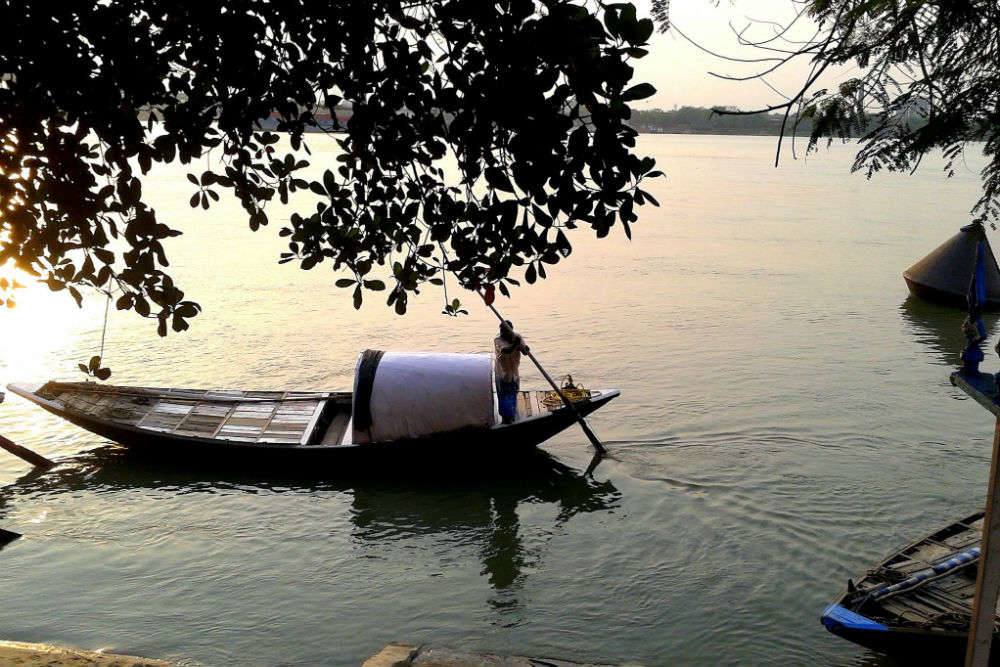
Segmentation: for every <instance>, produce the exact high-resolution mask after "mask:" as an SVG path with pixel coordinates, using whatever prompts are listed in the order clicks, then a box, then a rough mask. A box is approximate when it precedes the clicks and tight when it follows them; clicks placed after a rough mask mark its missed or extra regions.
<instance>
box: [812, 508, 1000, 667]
mask: <svg viewBox="0 0 1000 667" xmlns="http://www.w3.org/2000/svg"><path fill="white" fill-rule="evenodd" d="M983 514H984V513H983V512H977V513H975V514H972V515H969V516H967V517H965V518H963V519H961V520H960V521H956V522H954V523H952V524H950V525H948V526H946V527H944V528H942V529H940V530H938V531H936V532H934V533H931V534H930V535H928V536H926V537H923V538H921V539H919V540H915V541H913V542H910V543H908V544H906V545H905V546H903V547H902V548H900V549H898V550H897V551H895V552H894V553H893V554H892V555H890V556H889V557H888V558H886V559H884V560H883V561H882V562H880V563H879V564H878V565H876V566H875V567H874V568H873V569H871V570H868V572H866V573H865V574H864V575H862V576H861V577H858V578H856V579H851V580H849V581H848V585H847V590H845V591H844V592H843V593H841V595H840V597H839V598H837V601H836V602H834V603H833V604H831V605H830V606H829V607H827V608H826V609H825V610H824V611H823V615H822V617H821V618H820V621H821V622H822V623H823V625H824V626H826V628H827V630H829V631H830V632H832V633H834V634H835V635H838V636H840V637H843V638H845V639H849V640H850V641H852V642H855V643H857V644H861V645H862V646H865V647H868V648H871V649H874V650H876V651H880V652H883V653H894V654H902V655H908V656H917V655H919V656H920V659H921V663H920V664H932V662H933V664H962V661H963V659H964V656H965V650H966V642H967V639H968V629H969V621H970V618H971V616H972V601H973V598H974V597H975V587H976V574H977V570H978V563H979V548H980V545H981V543H982V531H983ZM993 637H994V638H993V648H994V651H993V652H994V653H997V650H998V649H1000V639H998V635H997V628H996V626H994V636H993ZM928 661H931V662H928Z"/></svg>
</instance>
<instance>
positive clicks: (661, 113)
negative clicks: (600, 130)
mask: <svg viewBox="0 0 1000 667" xmlns="http://www.w3.org/2000/svg"><path fill="white" fill-rule="evenodd" d="M716 108H717V109H723V108H725V109H730V108H732V107H716ZM781 116H782V114H778V113H771V114H756V115H753V116H728V115H720V114H718V113H716V112H714V111H713V110H712V109H709V108H706V107H688V106H685V107H680V108H678V109H673V110H671V111H666V110H664V109H633V110H632V119H631V121H630V122H629V124H630V125H631V126H632V127H634V128H635V129H636V130H638V131H639V132H645V133H662V134H750V135H777V134H778V133H779V132H780V131H781ZM811 127H812V126H811V125H810V124H809V122H808V121H805V122H803V123H801V124H800V125H799V131H800V132H802V133H805V134H808V133H809V131H810V130H811Z"/></svg>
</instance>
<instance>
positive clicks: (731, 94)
mask: <svg viewBox="0 0 1000 667" xmlns="http://www.w3.org/2000/svg"><path fill="white" fill-rule="evenodd" d="M651 4H652V3H651V0H638V1H637V2H636V5H637V7H638V9H639V13H640V15H645V16H648V15H649V14H650V6H651ZM793 16H794V6H793V5H792V2H791V0H718V1H717V2H716V1H714V0H672V1H671V5H670V17H671V23H672V24H673V25H674V26H676V27H677V28H679V29H680V30H681V31H682V32H683V33H684V34H686V35H687V36H688V37H690V38H691V39H692V40H693V41H695V42H697V43H698V44H700V45H702V46H704V47H706V48H708V49H710V50H712V51H715V52H717V53H723V54H726V55H729V56H734V57H740V58H760V57H762V56H763V55H773V54H762V53H761V52H759V51H756V50H754V49H751V48H750V47H746V46H741V45H740V44H739V43H738V42H737V38H736V35H734V34H733V32H732V29H731V28H730V23H732V25H734V26H735V27H737V28H743V27H744V26H745V25H746V24H747V22H748V20H750V19H753V20H758V21H760V20H769V21H777V22H779V23H786V22H787V21H788V20H789V19H790V18H791V17H793ZM801 27H802V28H803V29H804V32H805V35H803V30H799V31H798V36H800V37H801V36H808V35H811V34H812V32H813V31H814V30H815V25H814V24H811V23H809V22H802V26H801ZM755 29H756V30H757V31H758V32H757V34H758V35H759V36H760V37H763V36H764V35H765V34H766V31H767V30H769V29H770V28H768V27H767V26H764V25H759V24H758V25H757V26H755ZM649 51H650V53H649V55H648V56H646V57H645V58H642V59H640V60H637V61H635V63H634V66H635V69H636V74H635V80H636V81H637V82H640V81H647V82H649V83H652V84H653V85H654V86H656V89H657V93H656V95H654V96H653V97H651V98H648V99H646V100H643V101H642V102H641V103H638V104H635V105H633V107H634V108H647V109H649V108H656V107H659V108H662V109H671V108H673V107H674V105H678V106H685V105H690V106H702V107H711V106H716V105H735V106H738V107H740V108H741V109H750V108H756V107H760V106H765V105H769V104H775V103H777V102H780V101H782V100H781V98H780V97H779V96H778V94H777V93H775V92H774V91H772V90H770V89H769V88H768V87H767V86H766V85H765V84H763V83H761V82H760V81H755V80H754V81H744V82H738V81H726V80H723V79H719V78H716V77H713V76H712V75H711V74H709V72H710V71H715V72H718V73H720V74H727V75H747V74H750V73H752V72H753V71H754V70H753V69H752V68H753V67H760V66H761V64H760V63H758V64H756V65H743V64H740V63H732V62H727V61H725V60H722V59H720V58H717V57H715V56H712V55H710V54H708V53H705V52H704V51H702V50H700V49H698V48H697V47H695V46H693V45H692V44H691V43H690V42H688V41H687V40H686V39H684V38H683V37H682V36H681V35H680V34H678V33H677V32H676V31H675V30H671V31H670V32H668V33H666V34H661V33H660V32H659V31H657V32H656V33H654V36H653V38H652V39H651V40H650V49H649ZM767 65H768V64H767V63H765V64H763V66H767ZM805 73H806V67H805V63H804V62H803V64H802V66H794V67H783V68H782V69H781V70H780V71H778V72H776V73H774V74H772V75H771V76H769V77H768V82H769V83H771V84H772V85H773V86H775V87H776V88H778V89H779V90H781V91H785V92H787V91H791V90H794V89H795V87H796V86H797V85H801V83H802V81H803V78H804V76H805ZM848 74H849V72H845V71H841V72H839V73H834V74H832V75H831V76H828V77H826V82H827V83H830V82H833V81H836V80H839V79H843V78H845V76H846V75H848Z"/></svg>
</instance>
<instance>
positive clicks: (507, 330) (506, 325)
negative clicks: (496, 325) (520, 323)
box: [500, 320, 514, 340]
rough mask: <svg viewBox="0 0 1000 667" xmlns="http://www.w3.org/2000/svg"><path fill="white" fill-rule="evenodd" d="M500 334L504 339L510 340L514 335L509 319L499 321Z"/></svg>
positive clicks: (512, 325) (512, 324)
mask: <svg viewBox="0 0 1000 667" xmlns="http://www.w3.org/2000/svg"><path fill="white" fill-rule="evenodd" d="M500 335H501V336H503V337H504V339H505V340H511V339H512V338H513V337H514V323H513V322H511V321H510V320H504V321H503V322H501V323H500Z"/></svg>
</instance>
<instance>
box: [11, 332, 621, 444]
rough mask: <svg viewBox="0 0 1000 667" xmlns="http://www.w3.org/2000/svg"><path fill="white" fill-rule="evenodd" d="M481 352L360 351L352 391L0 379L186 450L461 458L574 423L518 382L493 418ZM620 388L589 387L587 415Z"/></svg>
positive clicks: (486, 362)
mask: <svg viewBox="0 0 1000 667" xmlns="http://www.w3.org/2000/svg"><path fill="white" fill-rule="evenodd" d="M493 386H494V385H493V378H492V362H491V358H490V357H489V356H488V355H442V354H400V353H382V352H379V351H371V350H369V351H367V352H365V353H363V354H362V355H361V356H360V357H359V360H358V364H357V370H356V373H355V382H354V391H352V392H296V391H288V392H282V391H240V390H206V389H167V388H158V387H122V386H113V385H100V384H96V383H93V382H47V383H44V384H35V385H31V384H19V383H14V384H10V385H8V389H10V391H12V392H14V393H15V394H18V395H19V396H22V397H24V398H26V399H28V400H29V401H31V402H33V403H36V404H38V405H40V406H41V407H43V408H45V409H46V410H48V411H49V412H51V413H53V414H55V415H58V416H60V417H62V418H64V419H66V420H68V421H70V422H72V423H74V424H76V425H77V426H80V427H81V428H84V429H86V430H88V431H90V432H92V433H95V434H97V435H99V436H101V437H104V438H107V439H108V440H111V441H112V442H115V443H118V444H121V445H124V446H126V447H130V448H134V449H136V450H144V451H153V452H157V453H163V454H175V453H176V454H181V453H183V455H185V456H191V455H194V456H199V457H207V456H232V455H234V454H235V455H239V456H244V455H246V456H249V455H258V456H261V455H262V456H273V457H278V458H281V459H293V458H294V459H296V460H298V459H300V458H305V459H309V458H326V457H331V456H338V457H340V456H349V455H358V454H368V453H372V452H375V451H386V450H388V449H392V450H393V452H394V453H406V452H412V453H414V454H419V455H421V456H422V455H425V454H427V453H428V452H429V451H430V450H432V449H437V450H440V449H445V450H454V451H455V452H456V453H458V454H460V455H462V456H476V455H486V454H494V453H499V454H503V453H511V452H514V451H517V450H521V449H528V448H533V447H535V446H536V445H538V444H540V443H542V442H544V441H545V440H547V439H548V438H550V437H552V436H553V435H555V434H556V433H558V432H560V431H562V430H563V429H565V428H567V427H568V426H570V425H572V424H573V423H574V421H575V418H574V416H573V415H572V414H571V413H570V411H569V410H568V409H567V408H566V407H564V406H561V405H558V404H556V403H555V402H553V401H552V400H551V398H552V397H551V395H550V392H545V391H522V392H520V396H519V398H518V416H517V419H516V420H515V421H514V422H513V423H511V424H502V423H500V420H499V419H498V417H497V412H496V396H495V393H494V389H493ZM618 395H619V391H618V390H617V389H611V390H600V391H596V390H595V391H589V392H586V394H585V396H584V397H583V398H582V400H579V401H578V402H576V403H575V407H576V410H577V411H578V412H579V413H580V414H582V415H587V414H589V413H591V412H593V411H594V410H597V409H598V408H600V407H601V406H603V405H605V404H606V403H608V402H609V401H611V400H612V399H614V398H615V397H616V396H618Z"/></svg>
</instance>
